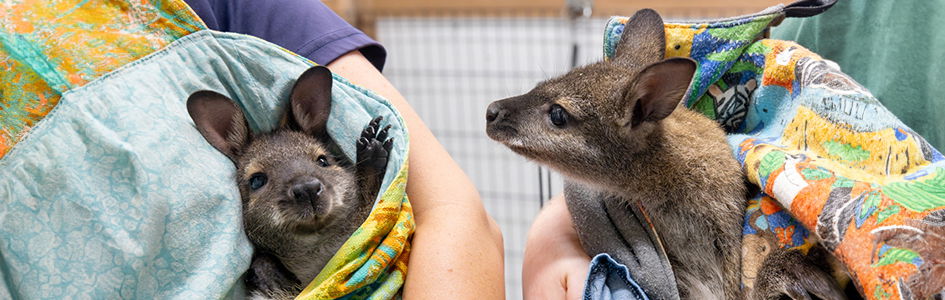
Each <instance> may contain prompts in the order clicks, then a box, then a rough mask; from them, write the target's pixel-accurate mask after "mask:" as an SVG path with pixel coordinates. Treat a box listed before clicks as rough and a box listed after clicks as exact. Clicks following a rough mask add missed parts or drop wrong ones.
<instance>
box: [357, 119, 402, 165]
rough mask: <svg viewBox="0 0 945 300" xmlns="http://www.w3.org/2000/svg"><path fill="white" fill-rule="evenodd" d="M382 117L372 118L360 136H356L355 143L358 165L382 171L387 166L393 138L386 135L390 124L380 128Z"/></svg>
mask: <svg viewBox="0 0 945 300" xmlns="http://www.w3.org/2000/svg"><path fill="white" fill-rule="evenodd" d="M383 119H384V117H377V118H374V120H371V122H370V123H368V125H367V127H364V130H363V131H361V137H360V138H358V145H357V151H358V162H357V165H358V167H363V168H366V169H367V170H370V171H375V172H384V169H386V168H387V160H388V159H389V158H390V151H391V147H392V146H393V145H394V139H393V138H388V137H387V132H388V130H390V125H387V126H385V127H384V128H383V129H380V124H381V120H383Z"/></svg>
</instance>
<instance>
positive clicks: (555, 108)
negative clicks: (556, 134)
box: [548, 104, 568, 127]
mask: <svg viewBox="0 0 945 300" xmlns="http://www.w3.org/2000/svg"><path fill="white" fill-rule="evenodd" d="M548 118H550V119H551V124H554V125H555V126H557V127H564V125H567V124H568V112H566V111H565V110H564V107H561V105H557V104H554V105H551V109H549V110H548Z"/></svg>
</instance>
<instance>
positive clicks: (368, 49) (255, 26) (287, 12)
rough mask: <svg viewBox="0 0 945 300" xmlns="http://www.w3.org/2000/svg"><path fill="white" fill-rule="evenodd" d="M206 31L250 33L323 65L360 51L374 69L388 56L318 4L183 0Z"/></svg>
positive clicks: (299, 0) (314, 1)
mask: <svg viewBox="0 0 945 300" xmlns="http://www.w3.org/2000/svg"><path fill="white" fill-rule="evenodd" d="M185 2H187V4H188V5H190V7H191V8H193V10H194V11H195V12H196V13H197V15H198V16H200V18H201V19H203V21H204V23H206V24H207V27H209V28H210V29H213V30H218V31H227V32H236V33H242V34H248V35H252V36H255V37H258V38H261V39H264V40H266V41H269V42H271V43H274V44H276V45H279V46H282V47H283V48H286V49H288V50H289V51H292V52H295V53H298V54H299V55H301V56H304V57H307V58H308V59H311V60H312V61H314V62H316V63H318V64H319V65H327V64H329V63H331V62H332V61H334V60H335V59H337V58H338V57H340V56H341V55H343V54H345V53H348V52H350V51H353V50H361V54H363V55H364V57H366V58H367V59H368V60H369V61H370V62H371V64H373V65H374V67H375V68H377V69H378V70H381V69H383V68H384V60H385V59H386V58H387V52H386V51H385V50H384V48H383V47H382V46H381V45H380V44H379V43H377V41H374V40H373V39H371V38H370V37H368V36H367V35H366V34H364V33H363V32H361V31H360V30H358V29H357V28H354V27H353V26H351V24H348V22H345V20H343V19H341V17H339V16H338V15H337V14H335V12H333V11H332V10H331V9H329V8H328V7H327V6H325V4H324V3H322V2H321V1H317V0H185Z"/></svg>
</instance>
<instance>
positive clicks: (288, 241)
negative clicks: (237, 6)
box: [187, 66, 393, 299]
mask: <svg viewBox="0 0 945 300" xmlns="http://www.w3.org/2000/svg"><path fill="white" fill-rule="evenodd" d="M331 86H332V76H331V72H330V71H329V70H328V69H327V68H325V67H321V66H316V67H313V68H310V69H308V70H307V71H305V72H304V73H302V75H301V76H299V78H298V80H297V81H296V83H295V86H294V87H293V88H292V92H291V96H290V100H289V105H288V107H287V109H286V113H285V115H284V117H283V118H282V121H281V124H280V126H279V128H278V129H276V130H274V131H273V132H269V133H259V134H257V133H252V132H250V130H249V129H248V127H247V121H246V119H245V117H244V116H243V112H242V110H241V109H240V108H239V107H237V106H236V104H235V103H234V102H233V101H232V100H230V99H229V98H227V97H226V96H223V95H221V94H218V93H215V92H211V91H199V92H196V93H193V94H192V95H190V98H189V99H187V110H188V111H189V113H190V116H191V117H192V118H193V120H194V123H195V124H196V126H197V129H198V130H199V131H200V133H201V134H202V135H203V136H204V138H205V139H206V140H207V141H208V142H209V143H210V144H211V145H213V147H214V148H216V149H217V150H219V151H220V152H222V153H223V154H225V155H226V156H227V157H229V158H230V160H232V161H233V163H234V164H236V181H237V185H238V186H239V190H240V196H241V198H242V206H243V226H244V229H245V231H246V234H247V236H248V237H249V240H250V241H251V242H252V243H253V245H254V248H255V253H254V255H253V260H252V263H251V265H250V270H249V272H248V274H247V276H246V283H247V288H248V290H249V294H250V295H251V297H253V298H257V299H291V298H294V297H295V296H296V295H297V294H298V293H299V292H301V291H302V288H303V287H304V286H305V285H307V284H308V283H309V282H310V281H312V279H314V278H315V276H316V275H318V273H319V272H320V271H321V269H322V268H323V267H324V266H325V264H326V263H327V262H328V260H329V259H330V258H331V257H332V256H333V255H334V253H335V252H336V251H337V250H338V249H339V248H340V247H341V245H342V244H343V243H344V242H345V241H346V240H347V239H348V237H349V236H350V235H351V233H352V232H354V230H355V229H357V228H358V227H359V226H360V225H361V223H363V222H364V220H365V219H366V218H367V215H368V214H369V213H370V210H371V207H372V205H373V203H374V199H375V197H376V195H377V193H378V190H379V189H380V185H381V180H382V178H383V175H384V172H385V168H386V166H387V160H388V156H389V153H390V150H391V146H392V145H393V139H389V138H388V137H387V134H388V129H389V128H390V126H389V125H388V126H387V127H385V128H384V129H379V128H380V121H381V117H378V118H376V119H374V120H373V121H371V122H370V124H368V125H367V127H366V128H365V129H364V130H363V131H362V134H361V136H360V138H359V139H358V141H357V146H356V149H357V162H356V163H352V162H351V161H350V160H348V159H347V158H346V157H345V156H344V155H343V154H339V153H340V151H338V150H337V149H338V146H337V144H335V143H334V142H333V141H332V139H331V137H330V136H329V135H328V130H327V126H326V124H327V122H328V114H329V112H330V111H331ZM352 142H354V141H352Z"/></svg>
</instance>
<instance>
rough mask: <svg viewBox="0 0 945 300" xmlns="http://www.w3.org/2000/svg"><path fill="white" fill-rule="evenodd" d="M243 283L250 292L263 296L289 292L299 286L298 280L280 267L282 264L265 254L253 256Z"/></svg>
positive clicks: (283, 267)
mask: <svg viewBox="0 0 945 300" xmlns="http://www.w3.org/2000/svg"><path fill="white" fill-rule="evenodd" d="M245 281H246V287H247V289H249V291H250V292H258V293H260V294H264V295H271V294H274V293H278V292H280V291H283V290H291V289H292V288H294V287H296V286H298V285H299V281H298V279H296V278H295V276H294V275H292V273H290V272H289V270H288V269H286V268H285V266H283V265H282V262H280V261H279V259H277V258H276V257H275V256H272V255H271V254H267V253H256V254H254V255H253V261H252V263H250V266H249V271H247V272H246V278H245Z"/></svg>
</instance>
